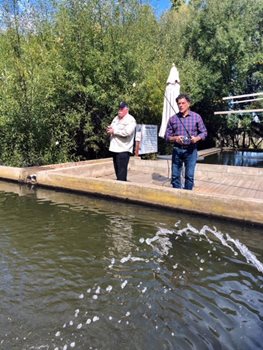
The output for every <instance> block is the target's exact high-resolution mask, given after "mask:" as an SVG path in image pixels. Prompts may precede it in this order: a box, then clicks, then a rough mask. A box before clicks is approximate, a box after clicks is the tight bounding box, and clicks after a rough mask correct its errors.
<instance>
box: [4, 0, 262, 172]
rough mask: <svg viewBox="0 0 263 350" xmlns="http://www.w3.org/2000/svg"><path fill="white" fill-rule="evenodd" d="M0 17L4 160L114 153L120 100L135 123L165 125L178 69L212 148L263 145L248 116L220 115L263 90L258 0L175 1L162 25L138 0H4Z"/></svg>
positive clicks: (31, 161) (20, 161) (46, 159)
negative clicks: (111, 134)
mask: <svg viewBox="0 0 263 350" xmlns="http://www.w3.org/2000/svg"><path fill="white" fill-rule="evenodd" d="M0 20H1V22H0V56H1V59H0V72H1V75H0V135H1V143H0V161H1V163H3V164H6V165H15V166H28V165H37V164H39V165H41V164H48V163H55V162H64V161H70V160H79V159H89V158H97V157H104V156H107V146H108V138H107V136H106V134H105V127H106V125H107V124H108V123H110V121H111V119H112V118H113V116H114V115H115V113H116V109H117V106H118V104H119V102H120V100H126V101H127V102H128V103H129V104H130V109H131V113H132V114H133V115H134V116H135V118H136V120H137V122H138V123H147V124H157V125H160V123H161V111H162V103H163V93H164V88H165V82H166V79H167V76H168V74H169V71H170V68H171V66H172V63H175V64H176V66H177V68H178V69H179V72H180V78H181V91H184V92H188V93H189V94H190V95H191V97H192V99H193V101H194V106H193V108H194V109H196V110H197V111H198V112H200V113H201V115H202V116H203V117H204V119H205V122H206V123H207V126H208V129H209V135H210V138H209V142H210V144H213V142H216V140H217V139H218V140H217V141H218V142H219V141H220V142H221V144H222V143H223V144H227V145H230V146H236V147H240V146H241V145H243V146H244V145H245V146H249V145H253V147H258V146H259V145H260V142H258V140H259V141H260V135H259V134H258V133H257V130H258V128H257V127H252V128H251V125H252V124H251V122H252V118H251V116H247V117H245V118H244V119H243V118H241V117H240V118H234V119H233V118H232V119H233V120H232V119H231V118H228V117H225V118H223V117H217V118H215V117H214V116H213V111H215V110H218V109H222V108H225V107H226V106H224V105H223V103H222V97H223V96H227V95H236V94H245V93H253V92H258V91H262V85H263V70H262V67H263V57H262V56H263V54H262V51H263V50H262V40H263V39H262V38H263V35H262V28H263V23H262V21H263V4H262V1H261V0H254V1H253V2H251V1H250V2H247V1H246V0H235V1H234V0H221V1H220V2H218V1H216V0H192V1H190V2H189V1H188V2H184V1H173V2H172V1H171V8H170V10H169V11H167V12H165V13H164V14H163V15H162V16H161V17H158V16H157V15H156V14H155V13H154V10H153V8H152V7H151V6H150V5H148V4H141V1H137V0H129V1H117V2H116V1H111V0H104V1H102V0H56V1H55V0H40V1H38V2H35V1H30V0H20V1H18V0H3V1H2V2H1V9H0ZM260 107H261V108H262V104H261V105H260ZM260 107H259V108H260ZM236 119H239V121H238V122H237V120H236ZM259 129H260V128H259ZM219 135H220V136H219ZM219 137H220V140H219ZM240 140H241V141H240ZM246 140H251V141H250V142H247V141H246ZM240 142H241V143H240Z"/></svg>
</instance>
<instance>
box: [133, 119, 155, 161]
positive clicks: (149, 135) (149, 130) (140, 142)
mask: <svg viewBox="0 0 263 350" xmlns="http://www.w3.org/2000/svg"><path fill="white" fill-rule="evenodd" d="M135 141H136V150H135V154H136V155H137V156H138V155H141V154H147V153H157V152H158V137H157V125H146V124H138V125H137V127H136V134H135Z"/></svg>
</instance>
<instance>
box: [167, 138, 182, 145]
mask: <svg viewBox="0 0 263 350" xmlns="http://www.w3.org/2000/svg"><path fill="white" fill-rule="evenodd" d="M169 140H170V141H171V142H176V143H179V144H180V145H182V144H183V136H170V139H169Z"/></svg>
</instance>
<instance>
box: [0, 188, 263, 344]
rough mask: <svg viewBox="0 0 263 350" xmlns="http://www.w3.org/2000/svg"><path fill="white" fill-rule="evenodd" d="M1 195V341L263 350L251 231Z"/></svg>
mask: <svg viewBox="0 0 263 350" xmlns="http://www.w3.org/2000/svg"><path fill="white" fill-rule="evenodd" d="M0 203H1V206H0V208H1V212H0V213H1V215H0V262H1V269H0V286H1V288H0V349H4V350H9V349H10V350H16V349H17V350H23V349H31V350H33V349H41V350H50V349H53V350H54V349H56V350H58V349H63V350H69V349H80V350H86V349H107V350H108V349H114V350H115V349H117V350H118V349H131V350H133V349H140V350H141V349H147V350H148V349H153V350H155V349H156V350H160V349H182V350H187V349H200V350H204V349H241V350H242V349H244V350H247V349H253V350H254V349H262V348H263V347H262V330H263V287H262V286H263V265H262V261H263V259H262V253H263V246H262V228H261V229H260V228H255V227H252V226H247V227H246V226H244V225H243V226H239V225H235V224H232V223H230V222H220V221H216V220H214V219H213V220H212V219H211V218H200V217H198V216H196V215H183V214H181V213H180V214H179V213H177V212H172V211H162V210H157V209H153V208H146V207H142V206H137V205H131V204H127V203H119V202H117V201H106V200H102V199H96V198H93V197H88V196H83V195H76V194H69V193H62V192H55V191H50V190H46V189H40V188H39V189H37V190H36V189H34V188H28V187H25V186H19V185H16V184H10V183H5V182H1V183H0ZM240 243H241V245H240Z"/></svg>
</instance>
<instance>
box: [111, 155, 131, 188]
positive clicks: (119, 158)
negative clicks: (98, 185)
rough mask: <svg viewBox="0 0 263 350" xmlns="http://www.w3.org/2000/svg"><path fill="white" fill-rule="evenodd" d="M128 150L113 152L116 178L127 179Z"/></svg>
mask: <svg viewBox="0 0 263 350" xmlns="http://www.w3.org/2000/svg"><path fill="white" fill-rule="evenodd" d="M129 160H130V153H129V152H121V153H113V165H114V169H115V174H116V177H117V180H120V181H127V173H128V164H129Z"/></svg>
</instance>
